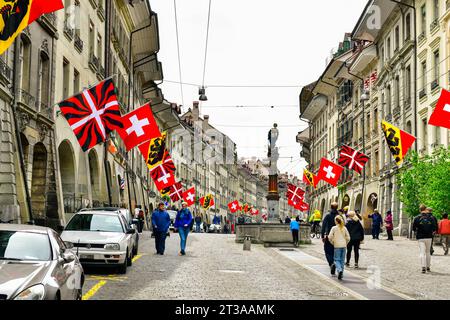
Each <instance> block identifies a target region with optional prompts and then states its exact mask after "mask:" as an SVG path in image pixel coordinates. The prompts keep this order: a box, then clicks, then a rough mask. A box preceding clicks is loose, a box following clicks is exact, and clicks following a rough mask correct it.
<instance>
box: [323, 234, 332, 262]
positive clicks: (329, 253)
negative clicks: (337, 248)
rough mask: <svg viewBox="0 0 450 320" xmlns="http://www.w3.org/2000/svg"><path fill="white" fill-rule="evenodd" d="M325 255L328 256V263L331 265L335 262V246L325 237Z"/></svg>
mask: <svg viewBox="0 0 450 320" xmlns="http://www.w3.org/2000/svg"><path fill="white" fill-rule="evenodd" d="M323 248H324V250H325V256H326V257H327V261H328V264H329V265H330V267H331V266H332V265H333V264H334V246H333V245H332V244H331V242H330V241H328V239H325V244H324V247H323Z"/></svg>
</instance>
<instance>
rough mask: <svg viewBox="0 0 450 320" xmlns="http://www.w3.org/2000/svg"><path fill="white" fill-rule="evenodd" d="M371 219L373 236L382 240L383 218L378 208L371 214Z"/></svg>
mask: <svg viewBox="0 0 450 320" xmlns="http://www.w3.org/2000/svg"><path fill="white" fill-rule="evenodd" d="M369 219H372V238H373V239H377V240H380V231H381V227H382V226H383V218H382V217H381V214H380V213H379V212H378V210H375V211H374V212H373V214H369Z"/></svg>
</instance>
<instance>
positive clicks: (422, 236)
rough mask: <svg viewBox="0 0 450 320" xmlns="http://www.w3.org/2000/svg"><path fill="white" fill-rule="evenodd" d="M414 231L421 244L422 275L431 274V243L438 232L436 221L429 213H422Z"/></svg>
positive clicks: (415, 222)
mask: <svg viewBox="0 0 450 320" xmlns="http://www.w3.org/2000/svg"><path fill="white" fill-rule="evenodd" d="M413 230H414V232H415V233H416V238H417V240H418V242H419V256H420V261H421V264H422V273H426V272H427V271H428V272H430V271H431V270H430V268H431V242H432V239H433V235H434V233H435V232H436V231H437V225H436V220H435V219H433V218H431V216H430V215H429V214H428V213H427V211H426V210H425V211H422V212H421V213H420V215H419V216H417V217H416V218H415V219H414V222H413Z"/></svg>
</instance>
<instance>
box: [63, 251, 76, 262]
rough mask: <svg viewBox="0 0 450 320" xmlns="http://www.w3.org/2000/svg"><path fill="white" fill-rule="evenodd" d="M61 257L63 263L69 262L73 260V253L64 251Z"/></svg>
mask: <svg viewBox="0 0 450 320" xmlns="http://www.w3.org/2000/svg"><path fill="white" fill-rule="evenodd" d="M62 258H63V259H64V263H71V262H73V261H75V255H74V254H73V253H72V252H64V253H63V254H62Z"/></svg>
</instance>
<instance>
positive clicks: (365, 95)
mask: <svg viewBox="0 0 450 320" xmlns="http://www.w3.org/2000/svg"><path fill="white" fill-rule="evenodd" d="M369 99H370V96H369V93H368V91H367V90H364V93H363V94H362V95H361V98H360V101H361V106H362V110H363V111H362V130H363V132H362V133H363V137H362V138H363V153H366V126H365V119H366V108H365V103H366V102H367V101H369ZM365 184H366V166H364V168H363V183H362V191H361V205H360V206H359V208H360V210H361V212H362V208H363V203H364V196H365V194H364V191H365V190H364V189H365Z"/></svg>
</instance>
